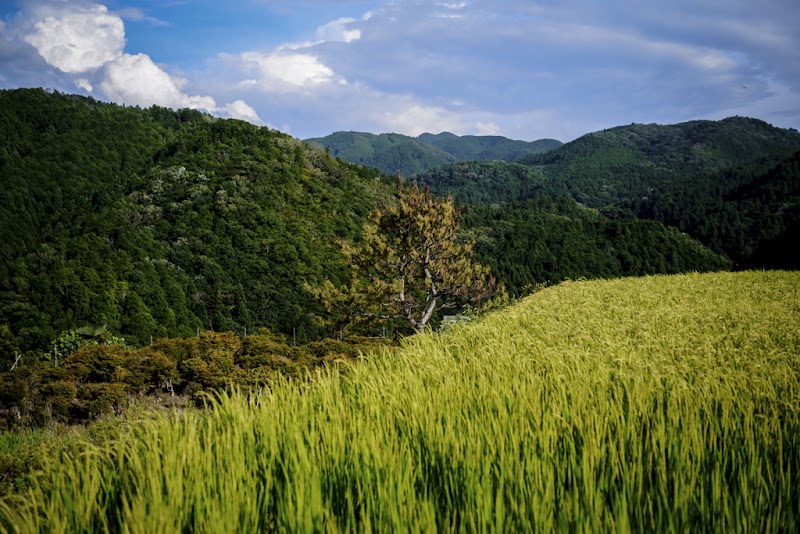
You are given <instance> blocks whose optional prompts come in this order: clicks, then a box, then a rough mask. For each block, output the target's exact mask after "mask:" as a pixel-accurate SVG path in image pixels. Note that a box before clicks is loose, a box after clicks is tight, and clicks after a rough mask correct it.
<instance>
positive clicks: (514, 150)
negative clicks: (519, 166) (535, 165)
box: [418, 132, 564, 161]
mask: <svg viewBox="0 0 800 534" xmlns="http://www.w3.org/2000/svg"><path fill="white" fill-rule="evenodd" d="M418 139H419V140H420V141H424V142H426V143H428V144H430V145H433V146H435V147H437V148H440V149H442V150H444V151H445V152H447V153H449V154H452V155H453V156H455V157H456V159H458V160H459V161H471V160H477V161H493V160H496V161H514V160H517V159H520V158H521V157H523V156H528V155H532V154H540V153H542V152H547V151H549V150H553V149H554V148H558V147H560V146H561V145H563V144H564V143H562V142H561V141H557V140H555V139H539V140H536V141H532V142H528V141H516V140H514V139H508V138H507V137H501V136H499V135H462V136H458V135H455V134H452V133H450V132H442V133H440V134H435V135H434V134H430V133H424V134H422V135H420V136H419V137H418Z"/></svg>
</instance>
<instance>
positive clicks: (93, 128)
mask: <svg viewBox="0 0 800 534" xmlns="http://www.w3.org/2000/svg"><path fill="white" fill-rule="evenodd" d="M0 179H1V180H2V188H0V189H2V192H1V193H0V239H2V241H3V247H2V251H1V252H0V260H2V261H0V323H5V324H7V325H9V326H10V328H11V331H12V332H13V334H14V335H15V336H16V338H17V341H18V344H19V348H20V349H21V350H23V351H24V350H28V349H32V348H44V347H47V346H48V344H49V343H50V342H51V340H52V339H54V338H55V336H56V335H57V334H59V333H60V332H61V331H64V330H68V329H71V328H76V327H78V326H83V325H87V324H106V325H108V327H109V329H110V330H112V331H114V332H121V333H123V334H124V335H125V337H126V338H127V339H128V340H129V341H130V342H132V343H134V344H136V343H143V342H145V341H146V340H149V339H150V337H151V336H152V337H154V338H158V337H162V336H186V335H191V334H192V333H194V332H195V331H196V330H198V329H203V330H204V329H210V330H229V329H232V330H236V331H242V330H243V329H244V328H245V327H249V328H251V330H252V329H253V328H254V327H256V326H266V327H270V328H272V329H274V330H275V331H279V332H284V333H285V332H290V333H291V332H292V329H293V328H297V329H298V331H299V332H300V335H302V336H313V335H315V328H316V326H315V324H316V322H315V320H314V319H313V312H314V311H315V310H317V309H318V308H319V305H318V304H317V303H316V302H315V301H314V299H313V298H312V297H311V296H310V295H308V293H307V292H306V291H305V290H303V288H302V287H303V283H304V282H305V281H309V282H318V281H320V280H322V279H324V278H325V277H333V278H334V279H336V277H337V276H338V275H339V274H340V273H342V274H343V273H345V272H346V269H345V267H344V265H343V264H342V262H341V260H340V253H339V251H338V249H337V248H336V246H335V244H334V241H335V238H344V239H353V238H354V237H356V236H357V235H360V232H361V225H362V224H363V222H364V221H365V217H366V214H367V213H368V212H369V211H370V210H372V209H373V208H374V206H375V205H376V202H377V199H378V198H379V197H383V196H384V195H386V188H385V187H384V186H383V184H382V183H381V182H380V181H376V180H377V179H378V175H377V174H376V173H375V172H374V171H369V170H367V169H364V168H361V167H356V166H350V165H347V164H343V163H341V162H339V161H337V160H335V159H333V158H331V157H329V156H327V155H325V154H324V153H323V152H322V151H319V150H316V149H312V148H311V147H309V146H308V145H306V144H304V143H301V142H299V141H297V140H295V139H292V138H291V137H289V136H287V135H285V134H282V133H279V132H276V131H274V130H269V129H267V128H258V127H255V126H253V125H251V124H248V123H245V122H241V121H234V120H217V119H213V118H211V117H209V116H207V115H203V114H201V113H198V112H193V111H189V110H182V111H178V112H174V111H171V110H167V109H163V108H158V107H152V108H149V109H138V108H124V107H120V106H115V105H110V104H103V103H99V102H96V101H94V100H91V99H87V98H82V97H77V96H70V95H62V94H48V93H46V92H44V91H41V90H18V91H3V92H0Z"/></svg>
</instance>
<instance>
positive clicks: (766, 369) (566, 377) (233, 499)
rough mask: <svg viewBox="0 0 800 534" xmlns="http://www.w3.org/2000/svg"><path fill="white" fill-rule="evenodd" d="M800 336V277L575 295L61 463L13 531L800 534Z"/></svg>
mask: <svg viewBox="0 0 800 534" xmlns="http://www.w3.org/2000/svg"><path fill="white" fill-rule="evenodd" d="M798 324H800V273H787V272H740V273H720V274H691V275H679V276H658V277H644V278H635V279H634V278H631V279H619V280H613V281H592V282H583V281H578V282H567V283H563V284H561V285H558V286H556V287H552V288H549V289H546V290H544V291H541V292H539V293H537V294H535V295H533V296H531V297H529V298H527V299H525V300H523V301H521V302H519V303H518V304H516V305H514V306H512V307H510V308H508V309H506V310H503V311H500V312H498V313H495V314H493V315H490V316H487V317H484V318H481V319H479V320H476V321H474V322H473V323H471V324H465V325H456V326H454V327H452V328H451V330H450V331H449V332H446V333H443V334H430V335H420V336H416V337H414V338H412V339H410V340H409V341H408V342H407V343H406V344H405V345H404V346H403V347H402V348H401V349H400V350H399V351H397V352H396V353H393V354H386V355H373V356H371V357H369V358H367V359H366V360H365V361H364V362H363V363H359V364H357V365H354V366H352V367H348V368H346V369H330V370H327V371H325V372H323V373H321V374H320V375H319V376H317V377H315V379H314V380H311V381H309V382H307V383H304V384H296V383H294V384H293V383H290V382H281V383H277V384H275V385H274V387H273V388H272V389H271V391H263V392H261V393H260V395H258V396H256V395H251V396H249V397H247V396H245V395H243V394H238V393H233V394H231V395H227V396H224V397H223V398H221V399H219V400H216V401H213V404H214V409H213V410H210V411H207V412H203V413H195V414H192V413H186V414H184V415H183V416H182V417H178V416H176V417H174V418H155V419H151V420H147V421H145V422H143V423H142V424H136V425H130V431H129V432H128V433H126V434H125V435H123V436H121V437H120V439H119V440H118V441H116V442H114V443H113V444H111V445H109V446H108V447H107V448H104V447H99V448H94V447H90V448H88V449H87V453H86V454H85V455H82V456H79V457H63V458H53V459H48V460H46V461H47V462H49V464H50V465H49V467H47V474H46V475H44V476H43V477H42V480H41V483H40V484H38V485H37V486H36V487H35V488H34V489H31V490H30V492H29V493H26V494H23V495H20V496H19V498H14V499H10V500H7V501H6V502H5V503H0V529H8V530H18V531H37V530H39V531H78V530H80V531H82V530H91V531H103V530H112V531H117V530H125V531H129V532H137V531H141V532H167V531H169V532H176V531H200V532H205V531H216V530H220V529H229V530H241V531H254V530H259V529H264V530H275V529H278V530H289V531H312V530H314V531H321V530H329V529H330V530H362V529H363V530H380V531H387V530H412V531H418V530H425V531H430V530H433V529H434V528H438V529H441V530H448V531H449V530H458V531H483V530H498V531H503V530H513V531H534V532H550V531H553V530H570V531H601V532H603V531H612V530H614V531H628V530H635V531H652V530H656V531H659V532H663V531H692V532H703V531H708V532H752V531H763V532H779V531H783V532H796V531H798V529H800V518H799V515H800V490H799V489H798V488H800V334H799V333H798V329H797V325H798ZM234 525H236V526H234ZM237 527H238V528H237Z"/></svg>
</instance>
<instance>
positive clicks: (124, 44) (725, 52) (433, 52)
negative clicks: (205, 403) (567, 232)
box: [0, 0, 800, 141]
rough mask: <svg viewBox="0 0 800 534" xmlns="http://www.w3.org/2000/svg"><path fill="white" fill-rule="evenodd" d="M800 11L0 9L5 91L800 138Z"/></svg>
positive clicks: (261, 115)
mask: <svg viewBox="0 0 800 534" xmlns="http://www.w3.org/2000/svg"><path fill="white" fill-rule="evenodd" d="M798 28H800V2H798V1H797V0H761V1H755V0H749V1H745V0H649V1H644V0H558V1H557V0H492V1H489V0H372V1H367V0H292V1H280V0H105V1H95V0H0V88H3V89H9V88H16V87H45V88H49V89H54V90H58V91H62V92H67V93H76V94H83V95H90V96H92V97H94V98H97V99H99V100H104V101H110V102H116V103H120V104H126V105H138V106H141V107H149V106H151V105H154V104H155V105H159V106H166V107H171V108H176V109H178V108H184V107H190V108H195V109H200V110H203V111H205V112H208V113H210V114H212V115H215V116H218V117H226V118H237V119H242V120H246V121H249V122H252V123H255V124H258V125H262V126H268V127H270V128H275V129H278V130H281V131H283V132H286V133H289V134H290V135H293V136H295V137H298V138H301V139H305V138H309V137H318V136H324V135H327V134H330V133H332V132H334V131H346V130H354V131H363V132H372V133H383V132H396V133H402V134H406V135H412V136H416V135H419V134H421V133H423V132H431V133H439V132H442V131H449V132H453V133H455V134H458V135H503V136H505V137H509V138H512V139H522V140H528V141H532V140H535V139H541V138H555V139H559V140H562V141H570V140H572V139H575V138H577V137H579V136H581V135H583V134H585V133H589V132H592V131H597V130H601V129H604V128H610V127H613V126H618V125H623V124H630V123H634V122H636V123H660V124H671V123H677V122H683V121H687V120H695V119H722V118H724V117H727V116H731V115H744V116H750V117H756V118H760V119H762V120H765V121H767V122H769V123H771V124H774V125H775V126H780V127H784V128H789V127H793V128H800V31H798Z"/></svg>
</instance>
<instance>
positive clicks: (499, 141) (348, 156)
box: [306, 132, 562, 177]
mask: <svg viewBox="0 0 800 534" xmlns="http://www.w3.org/2000/svg"><path fill="white" fill-rule="evenodd" d="M306 141H307V142H309V143H313V144H316V145H319V146H321V147H324V148H327V149H329V150H330V152H331V154H332V155H333V156H335V157H338V158H341V159H342V160H344V161H348V162H350V163H357V164H359V165H366V166H367V167H375V168H377V169H379V170H380V171H381V172H383V173H384V174H388V175H392V176H393V175H395V174H397V173H398V172H400V173H401V174H402V175H403V176H406V177H409V176H414V175H417V174H419V173H421V172H424V171H427V170H429V169H433V168H435V167H439V166H440V165H444V164H446V163H450V162H454V161H465V160H475V161H478V160H502V161H513V160H516V159H519V158H521V157H523V156H528V155H531V154H539V153H542V152H546V151H547V150H552V149H553V148H557V147H559V146H561V145H562V143H561V142H560V141H556V140H554V139H540V140H538V141H533V142H530V143H529V142H527V141H514V140H512V139H507V138H505V137H500V136H488V135H487V136H476V135H465V136H461V137H459V136H457V135H454V134H451V133H449V132H444V133H441V134H436V135H434V134H429V133H425V134H422V135H420V136H419V137H409V136H406V135H400V134H380V135H374V134H368V133H360V132H336V133H333V134H331V135H328V136H326V137H317V138H312V139H306Z"/></svg>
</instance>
